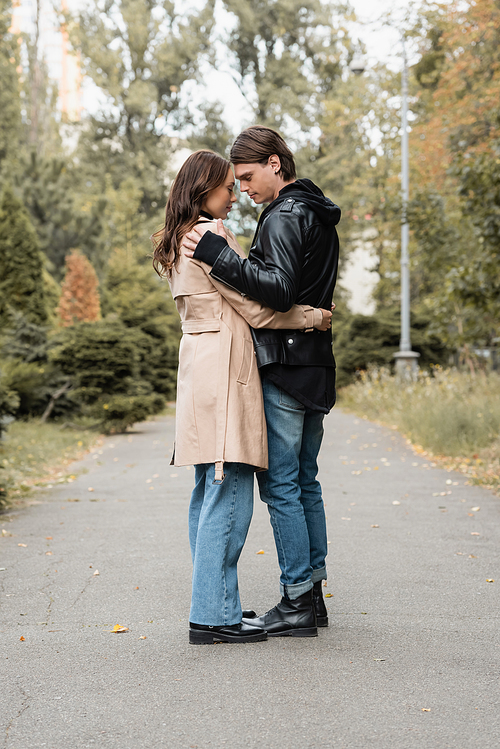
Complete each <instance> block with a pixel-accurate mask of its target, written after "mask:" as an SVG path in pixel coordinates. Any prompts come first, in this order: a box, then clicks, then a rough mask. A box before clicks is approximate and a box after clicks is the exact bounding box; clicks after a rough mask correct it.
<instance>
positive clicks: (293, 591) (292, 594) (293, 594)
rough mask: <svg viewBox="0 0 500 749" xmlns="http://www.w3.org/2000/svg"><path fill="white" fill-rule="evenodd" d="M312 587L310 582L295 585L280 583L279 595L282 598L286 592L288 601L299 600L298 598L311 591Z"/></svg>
mask: <svg viewBox="0 0 500 749" xmlns="http://www.w3.org/2000/svg"><path fill="white" fill-rule="evenodd" d="M320 579H321V578H320ZM312 586H313V582H312V580H306V581H305V582H303V583H295V585H283V583H280V593H281V595H282V596H284V595H285V591H286V595H287V596H288V598H289V599H290V601H295V599H296V598H299V596H303V595H304V593H307V591H308V590H311V588H312Z"/></svg>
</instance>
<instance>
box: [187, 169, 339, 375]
mask: <svg viewBox="0 0 500 749" xmlns="http://www.w3.org/2000/svg"><path fill="white" fill-rule="evenodd" d="M339 220H340V208H339V207H338V206H337V205H335V204H334V203H332V201H331V200H330V199H329V198H326V197H325V196H324V195H323V193H322V192H321V190H320V189H319V188H318V187H316V185H314V183H313V182H311V181H310V180H308V179H303V180H297V181H296V182H293V183H292V184H290V185H286V187H284V188H283V189H282V190H281V191H280V193H279V195H278V197H277V198H276V199H275V200H274V201H273V202H272V203H270V205H269V206H268V207H267V208H266V209H265V210H264V211H263V213H262V215H261V217H260V220H259V224H258V226H257V231H256V232H255V236H254V238H253V242H252V247H251V250H250V253H249V256H248V259H242V258H240V257H239V256H238V255H237V254H236V253H235V252H233V250H232V249H231V248H230V247H229V246H228V245H227V243H226V241H225V240H224V239H223V238H222V237H219V236H217V235H215V234H213V233H212V232H206V234H205V235H204V236H203V238H202V239H201V240H200V242H199V244H198V247H197V249H196V252H195V255H194V257H195V258H196V259H197V260H201V261H203V262H205V263H208V264H209V265H212V266H213V267H212V271H211V274H210V275H211V276H213V278H215V279H217V280H218V281H222V283H224V284H226V286H230V287H231V288H233V289H236V290H238V291H239V292H241V293H242V294H245V295H247V296H249V297H251V298H252V299H256V300H258V301H259V302H262V303H263V304H265V305H267V306H268V307H271V309H275V310H277V311H278V312H287V311H288V310H289V309H290V308H291V307H292V305H293V304H310V305H312V306H314V307H322V308H323V309H329V308H330V305H331V302H332V295H333V290H334V288H335V281H336V278H337V266H338V255H339V242H338V236H337V231H336V229H335V226H336V224H338V222H339ZM252 336H253V339H254V345H255V352H256V355H257V363H258V366H259V367H263V366H266V365H268V364H272V363H280V364H288V365H297V366H298V365H314V366H327V367H331V366H335V361H334V358H333V352H332V339H331V333H330V331H326V332H321V331H319V330H314V331H312V332H305V331H298V330H266V329H261V330H253V329H252Z"/></svg>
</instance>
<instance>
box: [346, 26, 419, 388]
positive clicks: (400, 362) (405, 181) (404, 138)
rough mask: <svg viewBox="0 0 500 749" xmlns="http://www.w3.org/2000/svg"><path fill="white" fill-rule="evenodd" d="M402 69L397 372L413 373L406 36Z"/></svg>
mask: <svg viewBox="0 0 500 749" xmlns="http://www.w3.org/2000/svg"><path fill="white" fill-rule="evenodd" d="M402 43H403V72H402V85H401V99H402V106H401V130H402V132H401V203H402V207H401V338H400V340H399V351H397V352H396V353H395V354H394V358H395V359H396V371H397V373H398V374H399V375H400V376H403V377H406V376H413V374H414V373H415V372H416V371H417V369H418V364H417V360H418V357H419V356H420V354H419V353H418V352H417V351H412V350H411V342H410V256H409V253H408V242H409V238H410V226H409V224H408V200H409V195H410V191H409V172H410V169H409V150H408V62H407V58H406V47H405V41H404V37H403V38H402ZM349 67H350V69H351V71H352V72H353V73H354V74H355V75H361V74H362V73H363V72H364V70H365V64H364V61H363V59H362V57H361V56H360V55H355V56H354V58H353V60H352V62H351V64H350V66H349Z"/></svg>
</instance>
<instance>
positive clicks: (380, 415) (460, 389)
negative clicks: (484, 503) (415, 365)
mask: <svg viewBox="0 0 500 749" xmlns="http://www.w3.org/2000/svg"><path fill="white" fill-rule="evenodd" d="M339 405H340V406H341V407H343V408H346V409H347V410H350V411H353V412H354V413H356V414H358V415H360V416H363V417H365V418H368V419H371V420H373V421H379V422H381V423H383V424H386V425H388V426H395V427H396V428H397V429H399V430H400V431H402V432H403V433H404V434H405V435H406V436H407V437H408V439H410V440H411V442H412V443H413V444H414V447H415V449H416V451H417V452H421V453H425V454H426V455H429V456H430V457H432V458H433V459H434V460H436V461H439V462H440V463H442V464H444V465H445V466H449V467H450V468H453V469H454V470H459V471H461V472H462V473H465V474H467V475H468V476H469V477H470V480H471V483H477V484H482V485H485V486H488V487H489V488H492V489H494V490H496V491H497V492H499V490H500V438H499V436H500V376H499V375H497V374H495V373H494V372H493V373H490V374H482V373H480V374H478V375H476V376H475V377H471V375H470V374H467V373H462V372H458V371H457V370H453V369H451V370H450V369H442V368H440V367H435V368H433V370H432V372H431V373H429V372H424V371H420V372H419V373H418V377H417V379H416V380H415V381H411V382H405V381H401V380H399V379H398V378H396V377H394V376H392V375H391V374H390V373H389V371H388V370H387V369H384V368H381V369H371V370H369V371H367V372H364V373H362V374H361V376H360V379H359V381H358V382H356V383H354V384H353V385H349V386H348V387H345V388H343V389H342V390H341V391H340V398H339Z"/></svg>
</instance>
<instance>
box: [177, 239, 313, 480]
mask: <svg viewBox="0 0 500 749" xmlns="http://www.w3.org/2000/svg"><path fill="white" fill-rule="evenodd" d="M230 244H231V246H233V249H235V251H236V252H238V254H240V255H241V256H242V257H244V253H243V251H242V250H241V248H240V247H239V246H238V245H237V243H235V242H233V241H232V240H230ZM210 270H211V268H210V266H208V265H205V264H204V263H201V262H200V261H198V260H194V259H191V258H188V257H186V255H184V254H183V253H181V255H180V259H179V261H178V265H177V267H176V268H174V269H173V271H172V276H171V278H170V279H169V284H170V289H171V291H172V296H173V297H174V299H175V303H176V306H177V309H178V311H179V315H180V317H181V323H182V333H183V335H182V339H181V343H180V349H179V370H178V378H177V412H176V434H175V453H174V458H173V463H174V465H176V466H183V465H195V464H198V463H215V464H216V465H215V469H216V476H215V478H216V480H219V481H220V480H222V477H223V464H224V462H226V461H227V462H231V463H246V464H248V465H251V466H254V467H255V468H256V470H264V469H266V468H267V466H268V463H267V430H266V421H265V416H264V404H263V399H262V388H261V383H260V376H259V372H258V368H257V364H256V361H255V354H254V349H253V342H252V336H251V334H250V328H249V325H251V326H252V327H254V328H284V329H302V328H312V327H313V326H314V325H315V324H317V323H318V321H319V322H321V320H322V314H321V312H320V311H319V310H317V309H314V308H312V307H305V306H297V305H295V306H294V307H292V309H291V310H290V311H289V312H286V313H279V312H274V311H273V310H271V309H269V308H268V307H264V306H263V305H261V304H260V303H259V302H255V301H253V300H252V299H249V298H248V297H244V296H242V295H241V294H240V293H239V292H238V291H235V290H233V289H230V288H228V287H227V286H224V285H223V284H221V283H219V282H217V281H215V280H214V279H213V278H211V277H210V276H209V272H210Z"/></svg>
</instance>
